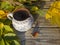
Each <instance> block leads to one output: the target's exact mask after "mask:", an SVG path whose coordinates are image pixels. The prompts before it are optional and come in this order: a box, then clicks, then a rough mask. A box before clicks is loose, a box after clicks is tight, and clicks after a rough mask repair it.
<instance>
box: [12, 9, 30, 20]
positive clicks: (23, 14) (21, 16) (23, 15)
mask: <svg viewBox="0 0 60 45" xmlns="http://www.w3.org/2000/svg"><path fill="white" fill-rule="evenodd" d="M13 17H14V19H16V20H18V21H23V20H26V19H27V18H29V17H30V16H29V13H28V12H27V11H26V10H18V11H15V12H14V13H13Z"/></svg>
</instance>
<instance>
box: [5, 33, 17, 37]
mask: <svg viewBox="0 0 60 45" xmlns="http://www.w3.org/2000/svg"><path fill="white" fill-rule="evenodd" d="M4 36H5V37H6V36H9V37H10V36H16V34H15V33H7V34H4Z"/></svg>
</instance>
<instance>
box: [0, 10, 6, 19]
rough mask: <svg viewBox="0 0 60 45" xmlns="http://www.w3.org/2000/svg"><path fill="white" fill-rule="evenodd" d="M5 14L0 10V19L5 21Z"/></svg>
mask: <svg viewBox="0 0 60 45" xmlns="http://www.w3.org/2000/svg"><path fill="white" fill-rule="evenodd" d="M6 18H7V13H5V12H4V11H3V10H0V19H6Z"/></svg>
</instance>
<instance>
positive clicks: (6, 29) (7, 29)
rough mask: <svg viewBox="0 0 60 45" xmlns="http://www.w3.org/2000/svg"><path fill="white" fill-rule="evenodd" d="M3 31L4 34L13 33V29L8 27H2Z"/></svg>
mask: <svg viewBox="0 0 60 45" xmlns="http://www.w3.org/2000/svg"><path fill="white" fill-rule="evenodd" d="M4 29H5V32H13V29H12V28H11V27H10V26H8V25H4Z"/></svg>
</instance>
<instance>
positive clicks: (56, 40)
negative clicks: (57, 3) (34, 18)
mask: <svg viewBox="0 0 60 45" xmlns="http://www.w3.org/2000/svg"><path fill="white" fill-rule="evenodd" d="M47 1H48V0H47ZM50 3H52V2H51V1H50V2H47V3H46V5H45V7H44V8H49V5H50ZM47 4H49V5H47ZM34 30H37V31H39V35H38V37H36V38H35V37H33V36H32V32H33V31H34ZM16 32H17V35H18V36H19V38H20V40H21V45H60V28H59V27H57V26H56V25H51V24H50V22H49V21H47V20H46V19H45V18H44V17H40V20H39V26H38V27H35V24H34V25H33V26H32V28H31V29H30V30H28V31H27V32H23V33H21V32H18V31H16Z"/></svg>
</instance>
